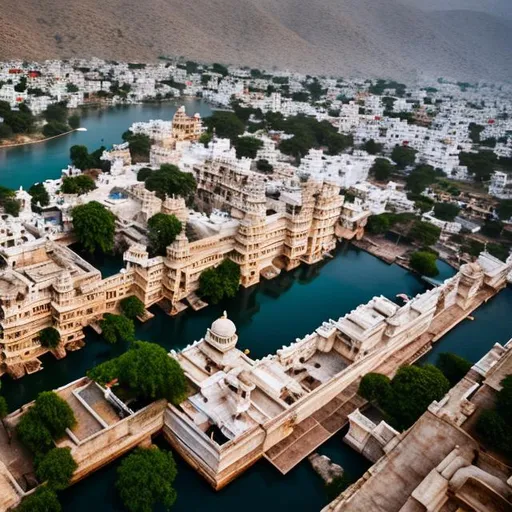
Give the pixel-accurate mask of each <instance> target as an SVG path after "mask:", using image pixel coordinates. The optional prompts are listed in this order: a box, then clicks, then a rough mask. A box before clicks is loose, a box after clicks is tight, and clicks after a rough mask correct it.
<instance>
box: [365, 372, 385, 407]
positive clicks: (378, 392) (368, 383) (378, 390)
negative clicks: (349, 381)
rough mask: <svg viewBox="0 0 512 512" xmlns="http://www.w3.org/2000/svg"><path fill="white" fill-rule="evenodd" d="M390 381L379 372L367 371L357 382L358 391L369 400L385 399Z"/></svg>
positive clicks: (378, 400)
mask: <svg viewBox="0 0 512 512" xmlns="http://www.w3.org/2000/svg"><path fill="white" fill-rule="evenodd" d="M390 386H391V381H390V379H389V377H387V376H386V375H383V374H381V373H367V374H366V375H365V376H364V377H363V378H362V379H361V382H360V383H359V390H358V393H359V394H360V395H361V396H362V397H363V398H366V400H368V401H369V402H380V401H385V400H386V398H387V395H388V393H389V392H390Z"/></svg>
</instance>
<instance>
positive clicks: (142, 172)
mask: <svg viewBox="0 0 512 512" xmlns="http://www.w3.org/2000/svg"><path fill="white" fill-rule="evenodd" d="M152 172H153V171H152V169H150V168H149V167H142V169H139V172H138V173H137V181H146V178H147V177H148V176H150V175H151V173H152Z"/></svg>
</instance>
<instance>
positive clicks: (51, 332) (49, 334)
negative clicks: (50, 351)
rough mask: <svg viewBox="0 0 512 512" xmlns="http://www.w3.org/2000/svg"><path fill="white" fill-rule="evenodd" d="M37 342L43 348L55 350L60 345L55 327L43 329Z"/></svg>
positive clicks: (58, 334)
mask: <svg viewBox="0 0 512 512" xmlns="http://www.w3.org/2000/svg"><path fill="white" fill-rule="evenodd" d="M39 341H40V343H41V345H42V346H43V347H46V348H56V347H58V346H59V343H60V333H59V331H58V330H57V329H55V327H45V328H44V329H43V330H42V331H41V332H40V333H39Z"/></svg>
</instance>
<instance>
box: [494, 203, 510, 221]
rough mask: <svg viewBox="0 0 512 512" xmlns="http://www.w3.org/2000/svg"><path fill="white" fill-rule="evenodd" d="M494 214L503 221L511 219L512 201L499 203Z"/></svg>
mask: <svg viewBox="0 0 512 512" xmlns="http://www.w3.org/2000/svg"><path fill="white" fill-rule="evenodd" d="M496 212H497V214H498V216H499V218H500V219H501V220H503V221H506V220H509V219H510V218H512V199H506V200H503V201H500V202H499V204H498V208H497V209H496Z"/></svg>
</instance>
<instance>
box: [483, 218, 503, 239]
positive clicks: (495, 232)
mask: <svg viewBox="0 0 512 512" xmlns="http://www.w3.org/2000/svg"><path fill="white" fill-rule="evenodd" d="M502 231H503V223H502V222H500V221H498V220H486V221H485V223H484V225H483V226H482V230H481V232H482V234H484V235H485V236H488V237H490V238H499V237H500V236H501V232H502Z"/></svg>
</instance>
